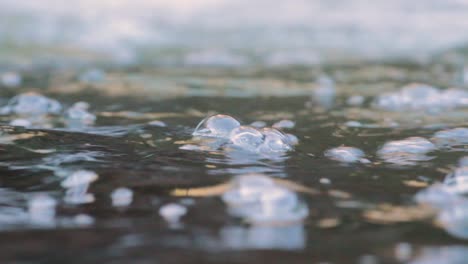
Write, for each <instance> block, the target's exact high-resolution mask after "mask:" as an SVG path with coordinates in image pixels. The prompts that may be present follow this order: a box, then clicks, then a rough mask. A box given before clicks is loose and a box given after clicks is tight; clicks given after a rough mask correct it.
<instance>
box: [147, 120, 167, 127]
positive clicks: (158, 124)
mask: <svg viewBox="0 0 468 264" xmlns="http://www.w3.org/2000/svg"><path fill="white" fill-rule="evenodd" d="M148 125H150V126H157V127H167V125H166V123H164V122H163V121H159V120H154V121H151V122H148Z"/></svg>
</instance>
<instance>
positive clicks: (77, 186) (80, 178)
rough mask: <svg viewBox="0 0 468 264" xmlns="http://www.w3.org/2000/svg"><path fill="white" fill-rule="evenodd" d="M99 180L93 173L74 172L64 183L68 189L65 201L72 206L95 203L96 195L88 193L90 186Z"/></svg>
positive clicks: (86, 171)
mask: <svg viewBox="0 0 468 264" xmlns="http://www.w3.org/2000/svg"><path fill="white" fill-rule="evenodd" d="M97 179H98V175H97V174H96V173H95V172H93V171H88V170H79V171H75V172H73V173H72V174H71V175H69V176H67V177H66V178H65V180H63V181H62V184H61V185H62V187H64V188H66V189H67V190H66V192H65V197H64V200H65V202H67V203H71V204H84V203H92V202H94V195H93V194H91V193H88V189H89V185H90V184H91V183H92V182H94V181H96V180H97Z"/></svg>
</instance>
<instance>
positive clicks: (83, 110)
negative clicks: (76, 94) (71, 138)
mask: <svg viewBox="0 0 468 264" xmlns="http://www.w3.org/2000/svg"><path fill="white" fill-rule="evenodd" d="M88 108H89V104H87V103H85V102H78V103H75V104H74V105H73V106H72V107H70V108H68V109H67V111H66V112H65V114H64V117H65V123H66V124H67V126H68V127H71V128H81V127H85V126H90V125H93V124H94V122H95V121H96V116H95V115H93V114H91V113H89V112H88V111H87V109H88Z"/></svg>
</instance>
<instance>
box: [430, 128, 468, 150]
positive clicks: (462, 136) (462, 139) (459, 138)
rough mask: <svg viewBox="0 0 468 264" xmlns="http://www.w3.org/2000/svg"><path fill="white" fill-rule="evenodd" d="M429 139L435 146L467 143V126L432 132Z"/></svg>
mask: <svg viewBox="0 0 468 264" xmlns="http://www.w3.org/2000/svg"><path fill="white" fill-rule="evenodd" d="M431 140H432V141H433V142H434V143H435V144H436V145H437V146H446V147H447V146H448V147H450V146H460V145H467V144H468V128H464V127H461V128H453V129H447V130H442V131H439V132H437V133H435V134H434V136H433V137H432V138H431Z"/></svg>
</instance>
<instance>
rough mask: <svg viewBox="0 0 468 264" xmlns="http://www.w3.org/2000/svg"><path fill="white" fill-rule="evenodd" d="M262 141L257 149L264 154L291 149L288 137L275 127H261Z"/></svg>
mask: <svg viewBox="0 0 468 264" xmlns="http://www.w3.org/2000/svg"><path fill="white" fill-rule="evenodd" d="M261 132H262V133H263V135H264V141H263V143H262V144H261V145H260V146H259V147H258V148H257V150H258V151H259V152H261V153H264V154H275V153H284V152H287V151H290V150H292V149H293V148H292V146H291V144H290V142H289V139H288V137H287V136H286V135H285V134H283V133H282V132H281V131H279V130H277V129H275V128H263V129H262V130H261Z"/></svg>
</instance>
